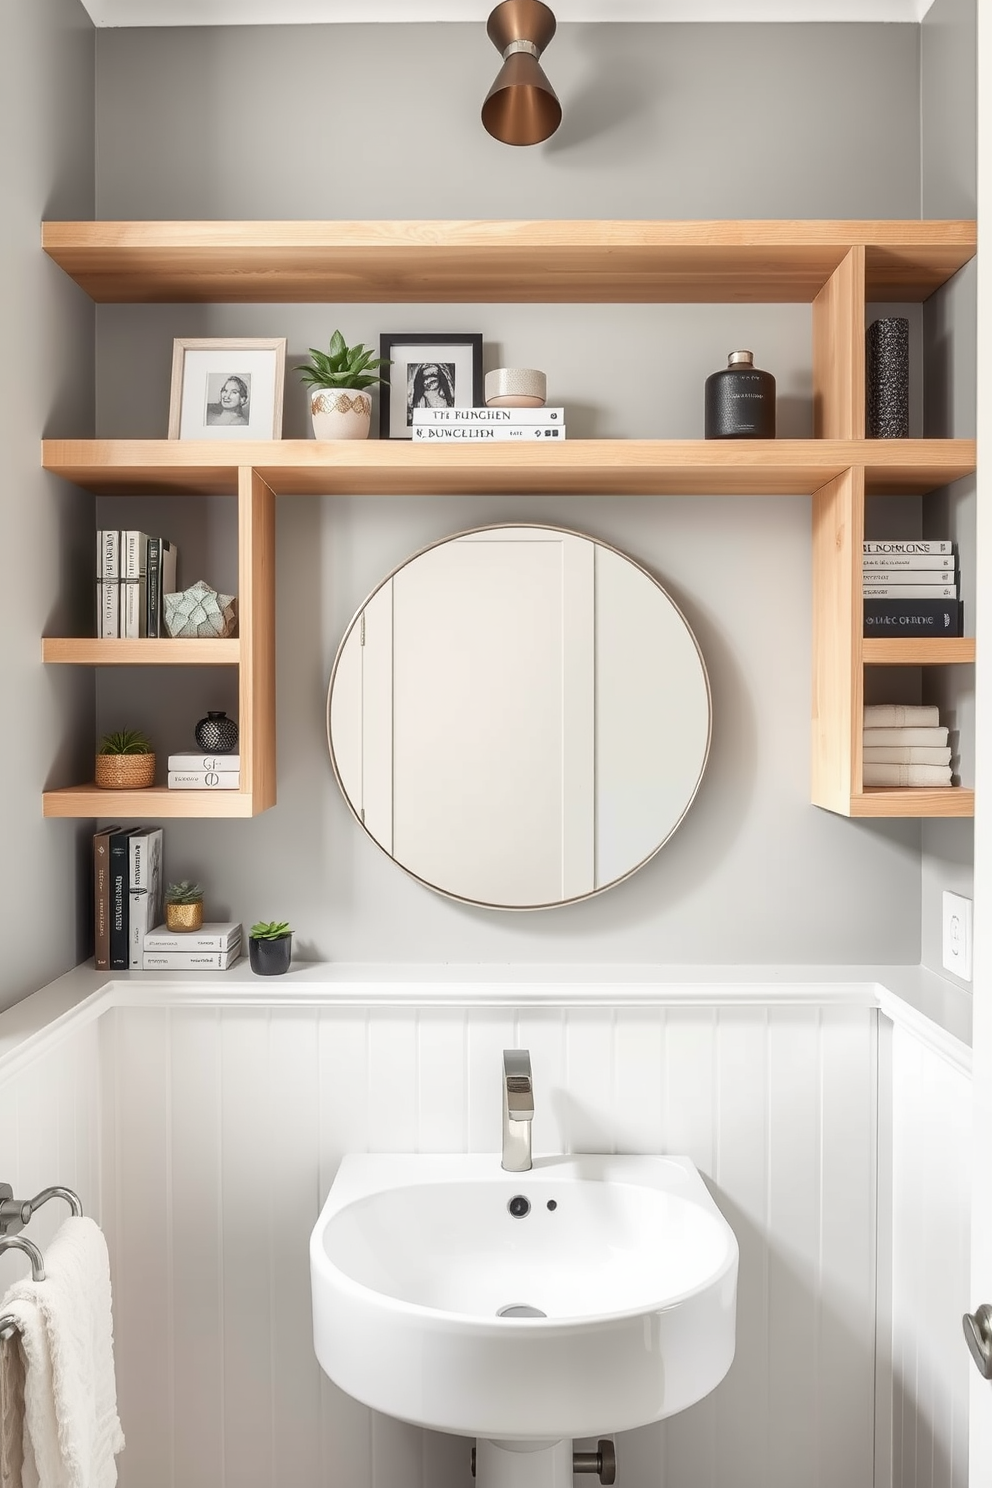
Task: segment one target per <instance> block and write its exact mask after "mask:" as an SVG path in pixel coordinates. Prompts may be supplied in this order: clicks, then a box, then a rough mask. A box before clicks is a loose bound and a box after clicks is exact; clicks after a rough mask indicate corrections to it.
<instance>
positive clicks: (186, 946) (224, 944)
mask: <svg viewBox="0 0 992 1488" xmlns="http://www.w3.org/2000/svg"><path fill="white" fill-rule="evenodd" d="M241 936H242V928H241V922H240V920H204V922H203V924H202V925H201V926H200V928H199V930H181V931H176V930H170V929H169V927H168V925H163V924H159V925H156V926H155V928H154V930H149V931H148V933H147V934H146V936H145V941H144V949H145V950H146V951H181V952H182V953H183V955H189V954H190V953H191V952H193V951H229V950H231V949H232V948H233V947H234V946H236V945H240V944H241Z"/></svg>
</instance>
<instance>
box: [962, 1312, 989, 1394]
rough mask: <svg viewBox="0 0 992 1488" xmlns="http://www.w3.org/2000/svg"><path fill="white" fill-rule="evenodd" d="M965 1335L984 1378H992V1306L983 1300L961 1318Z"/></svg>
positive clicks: (972, 1355)
mask: <svg viewBox="0 0 992 1488" xmlns="http://www.w3.org/2000/svg"><path fill="white" fill-rule="evenodd" d="M961 1326H962V1327H963V1328H964V1336H965V1339H966V1341H967V1344H968V1348H969V1350H970V1352H971V1357H972V1358H973V1359H974V1361H975V1365H976V1367H977V1369H978V1372H979V1374H980V1375H981V1376H982V1379H992V1307H990V1306H989V1304H988V1303H987V1302H983V1303H982V1305H981V1307H980V1308H979V1309H978V1311H977V1312H966V1313H965V1315H964V1317H963V1318H962V1319H961Z"/></svg>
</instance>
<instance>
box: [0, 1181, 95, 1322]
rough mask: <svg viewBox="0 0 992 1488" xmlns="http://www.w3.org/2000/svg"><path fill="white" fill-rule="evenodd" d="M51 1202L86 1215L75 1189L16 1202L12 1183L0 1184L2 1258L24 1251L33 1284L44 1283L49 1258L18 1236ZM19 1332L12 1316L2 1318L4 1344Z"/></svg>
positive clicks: (44, 1192) (51, 1191) (46, 1190)
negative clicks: (61, 1201) (59, 1201)
mask: <svg viewBox="0 0 992 1488" xmlns="http://www.w3.org/2000/svg"><path fill="white" fill-rule="evenodd" d="M49 1199H65V1201H66V1203H67V1204H68V1205H69V1209H70V1212H71V1213H72V1214H74V1215H75V1216H76V1218H77V1219H78V1218H79V1216H80V1215H81V1214H82V1212H83V1206H82V1204H81V1203H80V1201H79V1195H78V1194H75V1193H73V1191H72V1189H71V1188H61V1187H59V1186H56V1187H54V1188H43V1189H42V1190H41V1193H39V1194H35V1196H34V1198H33V1199H15V1198H14V1190H13V1189H12V1188H11V1186H10V1184H9V1183H0V1254H2V1253H3V1252H4V1251H5V1250H21V1251H23V1252H24V1254H25V1255H26V1256H28V1257H29V1258H30V1261H31V1280H32V1281H44V1279H45V1258H44V1256H43V1255H42V1253H41V1251H40V1250H39V1249H38V1247H37V1245H35V1243H34V1241H32V1240H25V1239H24V1238H23V1236H21V1235H19V1234H17V1233H16V1232H17V1231H18V1230H22V1229H23V1228H24V1226H25V1225H26V1224H27V1223H28V1222H29V1220H30V1219H31V1216H32V1215H33V1214H34V1213H35V1211H36V1210H37V1209H40V1208H41V1206H42V1204H47V1203H48V1201H49ZM18 1331H19V1327H18V1322H17V1319H16V1318H15V1317H12V1316H11V1315H10V1313H4V1314H3V1315H0V1341H2V1340H4V1339H6V1338H13V1336H14V1334H15V1333H17V1332H18Z"/></svg>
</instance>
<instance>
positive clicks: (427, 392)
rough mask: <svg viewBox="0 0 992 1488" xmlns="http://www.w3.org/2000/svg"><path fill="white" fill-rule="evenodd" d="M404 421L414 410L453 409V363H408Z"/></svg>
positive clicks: (411, 420)
mask: <svg viewBox="0 0 992 1488" xmlns="http://www.w3.org/2000/svg"><path fill="white" fill-rule="evenodd" d="M406 379H407V380H406V387H407V394H406V421H407V423H408V424H412V423H413V410H414V409H415V408H454V406H455V364H454V362H409V363H408V364H407V369H406Z"/></svg>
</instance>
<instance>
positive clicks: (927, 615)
mask: <svg viewBox="0 0 992 1488" xmlns="http://www.w3.org/2000/svg"><path fill="white" fill-rule="evenodd" d="M863 603H864V608H865V615H864V619H865V624H864V633H865V635H866V636H872V637H875V636H900V637H902V638H903V639H905V638H906V637H908V636H959V635H960V634H961V601H960V600H959V599H905V600H904V599H866V600H864V602H863Z"/></svg>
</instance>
